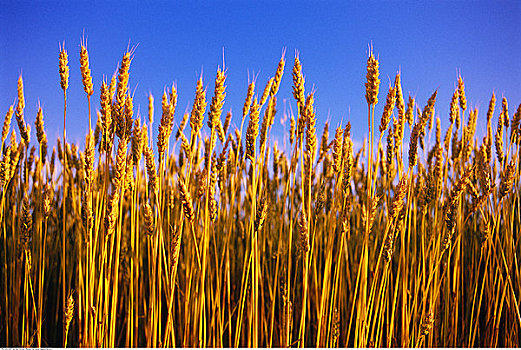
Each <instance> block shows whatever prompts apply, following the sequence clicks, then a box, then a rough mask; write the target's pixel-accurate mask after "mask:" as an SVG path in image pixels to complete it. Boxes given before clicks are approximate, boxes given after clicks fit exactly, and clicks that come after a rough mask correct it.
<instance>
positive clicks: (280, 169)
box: [0, 44, 521, 347]
mask: <svg viewBox="0 0 521 350" xmlns="http://www.w3.org/2000/svg"><path fill="white" fill-rule="evenodd" d="M80 58H81V59H80V62H79V71H81V75H82V83H83V87H82V86H69V64H71V63H72V62H69V61H68V55H67V51H66V50H65V48H64V47H63V48H61V49H60V52H59V55H58V53H57V61H56V65H57V69H56V72H57V74H56V77H55V80H56V89H61V91H62V92H63V107H64V108H63V114H64V126H63V127H64V129H63V136H62V137H60V138H59V139H58V140H57V142H56V143H54V142H53V144H56V145H57V146H56V147H53V148H52V150H48V148H47V147H48V146H47V145H48V139H47V134H46V130H45V126H44V116H45V111H43V110H42V109H41V108H40V109H39V110H38V114H37V115H36V116H34V119H33V116H27V115H24V109H25V104H26V101H25V98H24V87H23V79H22V77H21V76H20V79H19V80H18V85H17V94H18V96H17V99H16V102H15V104H14V105H13V106H4V107H2V108H6V109H7V113H6V115H5V121H4V124H3V128H2V144H1V146H2V147H1V156H0V185H1V187H0V199H1V202H0V225H1V227H0V233H1V247H2V249H1V256H0V259H1V260H0V261H1V266H0V267H1V276H2V277H1V278H0V287H1V292H0V296H1V298H0V320H1V321H0V345H1V346H67V345H70V346H78V347H137V346H147V347H177V346H191V347H207V346H212V347H213V346H216V347H221V346H226V347H239V346H248V347H257V346H259V347H268V346H269V347H271V346H277V347H287V346H299V347H300V346H308V347H314V346H321V347H337V346H362V347H370V346H379V347H387V346H406V347H424V346H428V347H433V346H446V347H452V346H484V347H488V346H491V347H495V346H513V347H518V346H520V345H521V314H520V310H519V308H520V300H519V298H520V296H521V295H520V293H521V275H520V273H521V269H520V267H519V263H520V262H519V256H521V247H520V245H519V242H520V241H519V240H520V224H521V214H520V213H521V210H520V188H519V178H520V176H519V159H520V143H521V129H520V120H521V105H520V106H518V107H517V109H511V110H510V111H509V105H508V102H507V99H506V98H504V97H503V98H502V102H501V106H498V108H496V97H495V95H494V94H493V93H492V98H491V100H490V104H489V106H488V111H487V112H486V132H484V135H483V137H482V138H481V136H480V137H478V136H477V135H476V134H475V131H476V127H477V125H478V120H481V119H483V120H485V119H484V118H481V119H478V114H479V113H478V109H476V108H472V107H470V106H471V104H470V103H468V102H467V97H466V94H465V85H464V81H463V79H462V78H461V77H459V78H458V80H457V82H455V86H456V87H455V90H454V95H453V98H452V100H451V103H450V106H443V108H441V107H438V105H437V104H436V97H437V91H434V92H432V95H431V97H430V98H429V99H428V100H427V101H418V100H415V98H414V97H412V96H404V95H403V91H402V86H401V78H400V74H397V75H396V78H395V80H394V83H393V84H390V86H389V88H388V90H387V91H382V93H383V94H385V93H386V92H387V97H386V98H383V97H382V96H380V97H381V98H380V101H384V103H385V105H382V102H380V104H378V102H379V99H378V92H379V89H381V88H383V87H382V86H380V78H379V61H378V59H377V58H375V56H374V55H373V54H372V53H370V55H369V58H368V61H367V77H366V81H365V82H364V81H363V77H361V82H360V84H364V83H365V87H366V95H365V97H366V101H367V105H368V109H367V110H368V113H367V120H368V130H369V133H368V135H369V136H368V138H367V140H365V142H364V143H363V146H362V147H361V148H360V149H357V148H355V147H354V145H353V141H352V139H351V133H352V131H351V125H350V123H346V124H345V125H335V126H334V128H335V132H334V134H333V138H332V139H331V137H330V134H329V125H328V123H325V125H324V128H323V132H322V135H317V127H321V126H320V125H317V119H318V121H319V123H318V124H320V118H317V116H316V115H315V108H314V101H315V96H314V91H307V90H306V89H305V79H304V73H303V71H302V70H303V68H302V65H301V62H300V60H299V57H298V55H296V56H295V58H294V63H293V62H292V64H290V63H289V62H286V57H285V55H284V54H283V55H282V57H281V59H280V61H279V63H278V65H277V66H276V67H275V65H274V67H273V68H274V71H273V77H272V78H270V79H268V81H267V83H266V85H263V84H262V85H260V86H259V82H256V81H252V82H250V83H249V85H248V86H245V87H244V88H245V92H246V94H245V95H246V99H245V102H244V106H237V107H239V108H238V110H240V109H241V107H242V113H241V115H233V116H232V114H231V112H229V113H226V112H223V111H224V110H226V108H227V107H228V106H227V105H226V96H227V88H226V84H227V83H226V78H227V77H226V70H225V69H223V68H218V69H217V74H216V77H215V80H213V81H209V82H208V81H207V82H204V81H203V79H202V78H201V79H199V80H198V81H197V82H196V84H194V92H195V95H194V102H193V107H192V109H191V111H188V112H187V113H186V114H184V115H181V114H179V112H178V111H176V104H177V90H176V86H175V85H173V86H172V87H171V88H168V89H166V90H165V92H164V94H163V95H162V97H161V98H160V99H159V100H160V107H159V106H156V105H155V101H156V100H155V99H154V98H153V97H152V96H150V97H149V106H148V116H147V118H141V117H140V116H139V115H137V112H136V111H137V108H136V106H134V104H133V98H132V93H131V91H133V87H131V86H129V74H130V72H131V65H132V60H133V58H134V53H133V52H132V51H130V52H125V53H124V55H123V57H122V60H121V62H120V65H119V68H118V70H117V72H116V73H115V74H114V75H113V76H112V79H109V80H107V81H99V82H97V81H93V79H92V77H91V70H90V68H89V55H88V51H87V47H86V44H85V45H81V51H80ZM361 64H363V63H361ZM288 65H290V66H292V67H289V70H291V74H292V77H293V84H294V85H293V97H294V99H295V100H294V101H293V102H291V103H293V105H294V106H296V108H294V110H295V111H296V114H295V115H288V116H284V118H287V120H290V121H291V124H290V132H289V134H286V135H284V139H283V140H276V139H274V138H273V137H272V136H271V130H272V126H273V124H274V121H275V120H276V119H278V118H281V115H280V112H278V105H277V94H278V91H279V86H280V83H281V78H282V76H283V74H284V71H285V70H286V71H287V70H288ZM74 66H76V65H74ZM75 69H76V68H75ZM58 73H59V74H58ZM286 74H287V73H286ZM205 86H208V90H209V91H207V88H205ZM14 88H15V86H13V91H14ZM82 88H83V89H84V91H85V98H86V99H87V100H88V103H89V104H88V106H89V130H86V131H85V143H84V145H83V146H79V145H76V144H71V143H69V142H68V141H67V136H66V132H65V131H66V125H68V124H66V121H67V120H68V119H69V115H68V114H67V92H68V91H69V89H82ZM361 98H362V97H361ZM406 101H407V102H406ZM27 103H35V101H27ZM91 103H92V104H91ZM449 107H450V108H449ZM91 109H92V111H93V115H92V121H93V123H92V124H91V122H90V119H91ZM444 110H450V112H449V115H443V113H442V111H444ZM156 111H159V116H156V115H155V113H157V112H156ZM176 112H177V113H176ZM13 114H14V115H15V119H16V124H17V125H14V123H11V120H12V117H13ZM481 114H482V115H483V114H484V113H481ZM380 115H381V118H380V121H379V123H378V117H379V116H380ZM365 117H366V116H365V115H363V116H358V117H357V118H361V119H363V120H364V121H365ZM440 118H445V119H446V120H447V121H448V123H447V124H448V125H449V126H448V129H447V130H442V128H441V120H440ZM375 119H376V121H375ZM32 120H34V129H33V130H36V132H34V131H33V132H32V133H31V124H32ZM154 120H156V122H155V123H154ZM157 120H158V121H157ZM232 120H234V122H233V123H232V122H231V121H232ZM30 121H31V122H30ZM94 121H96V122H95V123H94ZM483 123H484V121H483ZM483 123H481V125H484V124H483ZM12 124H13V125H12ZM205 125H206V126H205ZM233 125H240V128H235V127H233ZM152 128H157V130H158V133H157V134H158V136H157V137H156V138H155V139H152V137H150V135H151V133H150V131H151V130H152ZM482 129H484V127H483V128H482ZM174 131H175V134H174V135H172V133H173V132H174ZM318 132H320V130H319V131H318ZM34 135H35V136H36V137H34ZM205 135H206V136H205ZM284 144H285V145H286V146H285V147H282V146H280V145H284ZM83 147H84V148H83ZM493 148H494V150H493ZM53 209H54V210H53Z"/></svg>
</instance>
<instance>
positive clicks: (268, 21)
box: [0, 0, 521, 144]
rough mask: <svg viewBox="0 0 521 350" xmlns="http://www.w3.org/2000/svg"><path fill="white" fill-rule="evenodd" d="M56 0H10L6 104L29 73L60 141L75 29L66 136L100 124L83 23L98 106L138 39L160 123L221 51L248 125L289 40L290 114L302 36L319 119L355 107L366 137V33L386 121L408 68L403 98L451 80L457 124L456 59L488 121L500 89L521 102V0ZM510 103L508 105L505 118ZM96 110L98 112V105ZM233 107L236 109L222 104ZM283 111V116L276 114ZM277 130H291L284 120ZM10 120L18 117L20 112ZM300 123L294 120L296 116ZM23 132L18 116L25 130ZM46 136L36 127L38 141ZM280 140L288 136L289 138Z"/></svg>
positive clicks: (32, 105) (136, 77)
mask: <svg viewBox="0 0 521 350" xmlns="http://www.w3.org/2000/svg"><path fill="white" fill-rule="evenodd" d="M346 3H347V4H345V3H343V2H342V3H341V2H332V1H316V2H309V1H308V2H304V3H299V2H287V1H282V2H276V1H262V2H259V3H255V4H254V2H251V1H243V2H241V1H226V2H210V1H205V2H201V1H198V2H190V3H189V4H181V3H180V2H173V1H172V2H166V1H163V2H152V1H140V2H134V1H122V2H108V3H106V2H105V1H96V2H83V1H67V2H49V1H31V2H23V1H5V0H1V1H0V114H1V120H2V122H3V116H4V115H5V112H6V111H7V109H8V108H9V105H11V104H12V103H13V102H14V101H15V98H16V82H17V79H18V76H19V74H20V73H22V74H23V79H24V84H25V98H26V105H27V107H26V112H25V119H26V122H27V123H31V126H32V130H34V120H35V118H36V111H37V106H38V101H40V104H41V105H42V106H43V110H44V120H45V126H46V131H47V133H48V135H49V138H50V143H51V144H54V143H55V139H56V137H57V136H59V135H61V133H62V127H63V119H62V115H63V109H62V108H63V100H62V92H61V89H60V85H59V75H58V53H59V43H61V42H65V46H66V49H67V50H68V53H69V65H70V69H71V74H70V84H69V90H68V96H69V97H68V98H69V101H68V122H67V135H68V140H69V141H73V142H79V143H81V144H83V143H84V140H83V138H84V136H83V135H85V133H86V130H87V128H88V117H87V98H86V95H85V93H84V91H83V86H82V84H81V74H80V69H79V45H80V41H81V39H82V37H83V35H84V34H85V37H86V38H87V39H88V45H87V48H88V50H89V55H90V68H91V70H92V74H93V82H94V89H95V94H94V99H93V101H94V102H93V106H94V109H96V108H99V87H100V83H101V81H102V79H103V77H104V76H105V77H108V78H109V79H110V77H111V76H112V74H113V73H114V72H115V70H116V68H117V65H118V63H119V61H120V59H121V57H122V55H123V53H124V52H125V50H126V49H127V47H129V46H130V47H135V57H134V59H133V61H132V64H131V69H130V89H131V91H135V95H134V96H135V97H134V107H135V111H137V110H138V109H140V110H141V115H142V116H143V115H145V116H146V114H147V94H148V93H149V92H151V93H152V94H153V95H154V97H155V99H156V105H155V109H156V115H155V125H154V128H153V129H154V134H155V133H157V122H158V120H159V118H160V114H159V113H160V100H161V95H162V93H163V90H164V88H165V87H167V86H171V84H172V82H175V83H176V84H177V88H178V95H179V98H178V107H177V111H176V116H175V122H176V123H178V122H179V121H180V119H181V118H182V114H183V112H184V111H185V109H186V108H187V107H188V106H191V103H192V100H193V97H194V92H195V84H196V80H197V78H198V77H199V75H200V74H201V73H202V74H203V78H204V83H205V86H207V87H208V96H207V100H210V99H211V95H212V94H213V80H214V78H215V72H216V69H217V66H218V65H222V62H223V49H224V60H225V65H226V67H227V81H226V83H227V98H226V102H225V105H224V111H225V112H226V111H228V110H230V109H232V112H233V113H234V117H233V121H232V123H234V124H235V125H238V126H240V118H241V116H240V113H241V111H242V105H243V103H244V97H245V94H246V87H247V84H248V77H250V78H251V77H252V76H254V75H256V76H257V86H258V88H257V90H258V92H259V94H262V89H263V86H264V84H265V83H266V81H267V79H268V78H269V77H271V76H272V75H273V74H274V72H275V69H276V66H277V63H278V60H279V58H280V55H281V53H282V51H283V49H285V50H286V58H287V63H286V69H285V74H284V76H283V79H282V83H281V88H280V91H279V94H278V114H277V116H278V117H282V115H283V111H284V99H286V100H287V103H288V106H289V104H291V105H292V107H293V110H295V103H294V101H293V97H292V94H291V87H292V80H291V69H292V66H293V59H294V54H295V50H298V51H299V53H300V60H301V63H302V66H303V72H304V75H305V78H306V91H310V90H311V88H312V87H314V88H315V89H316V94H315V101H316V105H315V107H316V112H317V119H318V120H317V129H318V132H319V133H321V132H322V127H323V125H324V123H325V121H326V120H329V121H330V138H331V137H333V134H334V129H335V128H336V126H337V125H338V124H339V123H340V122H341V121H343V123H344V124H345V123H346V122H347V121H348V120H349V121H351V123H352V125H353V137H354V139H355V141H357V143H359V142H360V141H361V140H363V138H364V135H366V134H367V105H366V101H365V98H364V93H365V90H364V89H365V88H364V82H365V73H366V72H365V70H366V60H367V55H368V51H369V50H368V46H369V44H370V43H372V45H373V47H374V52H375V54H376V55H377V56H378V57H379V60H380V79H381V81H382V84H381V89H380V96H379V99H380V103H379V104H378V106H377V121H379V118H380V115H381V111H382V109H383V104H384V103H385V96H386V94H387V87H388V84H389V82H392V81H393V80H394V75H395V74H396V72H397V71H398V70H401V72H402V86H403V90H404V95H405V98H406V99H407V95H408V94H411V95H413V96H415V97H416V99H417V101H418V103H419V104H420V106H421V107H422V108H423V106H424V104H425V103H426V101H427V99H428V97H429V96H430V94H431V93H432V92H433V91H434V90H436V89H439V92H438V101H437V103H436V114H437V115H439V116H440V117H441V118H442V126H443V132H444V131H445V129H446V127H447V126H448V110H449V101H450V97H451V95H452V93H453V90H454V84H455V82H456V80H457V75H458V72H461V75H462V76H463V78H464V81H465V84H466V92H467V99H468V101H469V105H470V106H471V107H475V106H476V107H479V108H480V113H479V116H478V127H477V130H478V133H481V132H482V131H483V130H484V129H485V127H486V126H485V120H486V119H485V115H486V109H487V106H488V102H489V99H490V95H491V93H492V91H495V93H496V95H497V96H498V100H500V98H501V96H505V97H507V98H508V101H509V106H510V110H511V111H512V112H511V113H512V114H513V110H514V109H515V108H517V106H518V104H519V103H520V102H521V2H520V1H512V2H508V1H486V2H481V1H470V2H464V1H432V2H423V1H407V2H395V1H372V2H365V1H363V2H362V1H360V2H358V1H356V2H351V1H349V2H346ZM498 114H499V111H498V108H496V113H495V115H494V116H495V119H497V116H498ZM93 118H94V119H93V120H94V122H95V114H94V115H93ZM222 118H223V119H224V116H223V117H222ZM278 119H279V118H277V120H278ZM277 124H278V126H277V128H276V129H274V132H273V136H274V137H275V138H279V139H280V138H281V137H282V127H281V126H280V123H278V122H277V123H276V125H277ZM12 127H15V122H14V118H13V124H12ZM288 127H289V126H288ZM17 132H18V130H17ZM35 140H36V137H35V136H34V133H33V142H34V141H35ZM279 143H280V142H279Z"/></svg>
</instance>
